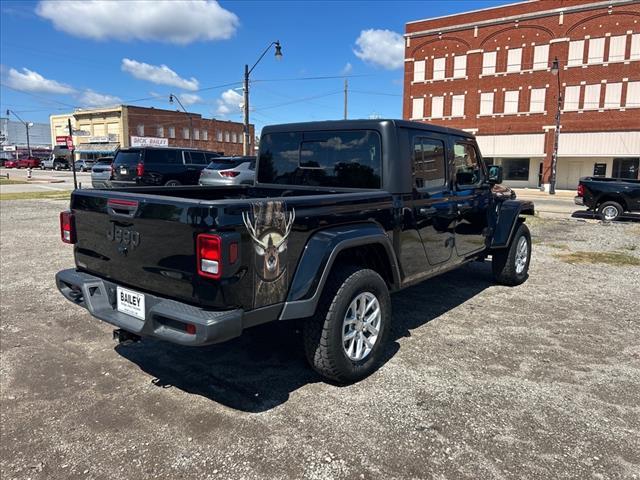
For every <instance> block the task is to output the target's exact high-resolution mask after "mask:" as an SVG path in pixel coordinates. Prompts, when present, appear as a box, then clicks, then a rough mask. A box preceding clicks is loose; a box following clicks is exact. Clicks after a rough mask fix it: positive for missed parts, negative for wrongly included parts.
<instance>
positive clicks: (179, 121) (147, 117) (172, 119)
mask: <svg viewBox="0 0 640 480" xmlns="http://www.w3.org/2000/svg"><path fill="white" fill-rule="evenodd" d="M68 119H71V124H72V127H73V128H74V129H75V131H76V133H77V134H76V135H74V136H73V143H74V145H76V152H75V157H76V159H80V158H97V157H101V156H105V155H113V154H114V153H115V151H116V150H117V149H118V148H127V147H131V146H138V145H145V144H153V145H168V146H170V147H193V148H199V149H203V150H210V151H215V152H222V153H224V154H225V155H242V131H243V125H242V124H241V123H238V122H230V121H225V120H216V119H208V118H203V117H202V115H200V114H197V113H184V112H181V111H176V110H163V109H158V108H147V107H136V106H131V105H117V106H114V107H108V108H96V109H82V110H76V111H75V112H73V113H69V114H60V115H51V117H50V128H51V143H52V145H54V146H55V149H54V152H59V154H61V155H62V154H64V153H63V152H66V150H65V148H64V147H63V146H62V145H63V144H64V142H65V137H66V135H67V134H68V128H67V122H68ZM249 132H250V138H251V139H253V138H255V135H254V133H255V131H254V126H253V125H249ZM250 151H253V144H252V145H251V146H250Z"/></svg>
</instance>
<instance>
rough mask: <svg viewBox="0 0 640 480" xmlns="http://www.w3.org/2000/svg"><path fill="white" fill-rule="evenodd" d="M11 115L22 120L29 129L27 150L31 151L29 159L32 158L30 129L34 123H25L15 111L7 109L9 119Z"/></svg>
mask: <svg viewBox="0 0 640 480" xmlns="http://www.w3.org/2000/svg"><path fill="white" fill-rule="evenodd" d="M11 114H13V116H14V117H16V118H17V119H18V120H20V121H21V122H22V123H23V124H24V126H25V127H26V129H27V150H28V151H29V157H31V156H32V155H31V143H29V128H30V127H33V122H25V121H24V120H22V118H20V116H19V115H18V114H17V113H16V112H14V111H13V110H9V109H8V108H7V117H8V116H9V115H11Z"/></svg>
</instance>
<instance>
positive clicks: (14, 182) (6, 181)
mask: <svg viewBox="0 0 640 480" xmlns="http://www.w3.org/2000/svg"><path fill="white" fill-rule="evenodd" d="M23 183H29V182H27V181H25V180H11V179H10V178H0V185H19V184H23Z"/></svg>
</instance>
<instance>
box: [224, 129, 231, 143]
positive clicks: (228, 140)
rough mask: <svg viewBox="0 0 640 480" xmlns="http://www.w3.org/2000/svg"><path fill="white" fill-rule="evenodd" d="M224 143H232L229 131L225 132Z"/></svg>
mask: <svg viewBox="0 0 640 480" xmlns="http://www.w3.org/2000/svg"><path fill="white" fill-rule="evenodd" d="M224 141H225V142H230V141H231V134H230V133H229V132H228V131H226V132H224Z"/></svg>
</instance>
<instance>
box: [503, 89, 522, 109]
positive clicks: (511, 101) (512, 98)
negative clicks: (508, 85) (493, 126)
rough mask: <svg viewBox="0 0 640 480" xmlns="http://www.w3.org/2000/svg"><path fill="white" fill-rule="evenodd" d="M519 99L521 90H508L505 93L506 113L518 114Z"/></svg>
mask: <svg viewBox="0 0 640 480" xmlns="http://www.w3.org/2000/svg"><path fill="white" fill-rule="evenodd" d="M519 99H520V91H519V90H508V91H506V92H504V113H518V101H519Z"/></svg>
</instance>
